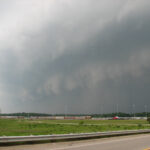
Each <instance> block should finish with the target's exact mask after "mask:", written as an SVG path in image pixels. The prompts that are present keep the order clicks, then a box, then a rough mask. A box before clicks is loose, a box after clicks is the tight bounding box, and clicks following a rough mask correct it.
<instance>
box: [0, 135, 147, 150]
mask: <svg viewBox="0 0 150 150" xmlns="http://www.w3.org/2000/svg"><path fill="white" fill-rule="evenodd" d="M146 148H150V134H145V135H144V134H142V135H131V136H121V137H111V138H103V139H95V140H83V141H73V142H60V143H47V144H35V145H19V146H10V147H0V150H144V149H146Z"/></svg>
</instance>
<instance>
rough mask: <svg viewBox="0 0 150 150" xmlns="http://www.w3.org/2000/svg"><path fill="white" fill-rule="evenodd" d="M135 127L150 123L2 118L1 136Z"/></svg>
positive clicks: (147, 127)
mask: <svg viewBox="0 0 150 150" xmlns="http://www.w3.org/2000/svg"><path fill="white" fill-rule="evenodd" d="M63 123H65V124H63ZM96 124H97V125H96ZM134 129H150V125H149V124H148V123H147V121H145V120H84V121H81V120H21V119H0V136H21V135H47V134H68V133H86V132H103V131H117V130H134Z"/></svg>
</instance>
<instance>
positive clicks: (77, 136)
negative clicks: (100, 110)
mask: <svg viewBox="0 0 150 150" xmlns="http://www.w3.org/2000/svg"><path fill="white" fill-rule="evenodd" d="M142 133H150V130H148V129H146V130H125V131H111V132H94V133H80V134H57V135H37V136H33V135H31V136H1V137H0V143H16V142H34V141H47V140H65V139H84V138H94V137H105V136H117V135H131V134H142Z"/></svg>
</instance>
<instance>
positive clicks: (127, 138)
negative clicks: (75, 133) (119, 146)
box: [50, 135, 150, 150]
mask: <svg viewBox="0 0 150 150" xmlns="http://www.w3.org/2000/svg"><path fill="white" fill-rule="evenodd" d="M149 136H150V135H146V136H145V135H143V136H140V137H126V138H124V139H119V140H117V139H112V140H111V141H104V142H100V143H91V144H82V145H78V146H77V145H76V146H66V147H63V148H54V149H50V150H66V149H70V148H80V147H86V146H93V145H101V144H106V143H113V142H120V141H128V140H129V139H130V140H135V139H140V138H146V137H149ZM108 139H109V138H108Z"/></svg>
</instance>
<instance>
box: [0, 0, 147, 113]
mask: <svg viewBox="0 0 150 150" xmlns="http://www.w3.org/2000/svg"><path fill="white" fill-rule="evenodd" d="M149 8H150V2H149V1H148V0H142V1H141V0H134V1H132V0H122V1H120V0H115V1H111V0H101V1H99V0H95V1H93V0H82V1H80V0H72V1H70V0H44V1H43V0H21V1H20V0H13V1H11V2H10V1H9V0H1V1H0V108H1V109H2V112H41V113H108V112H116V106H117V107H118V108H119V111H121V112H128V113H130V112H132V111H133V108H132V106H133V105H134V107H135V110H134V111H136V112H142V111H144V107H145V106H147V108H148V110H149V111H150V94H149V91H150V86H149V85H150V28H149V27H150V15H149V14H150V9H149ZM102 111H103V112H102Z"/></svg>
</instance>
